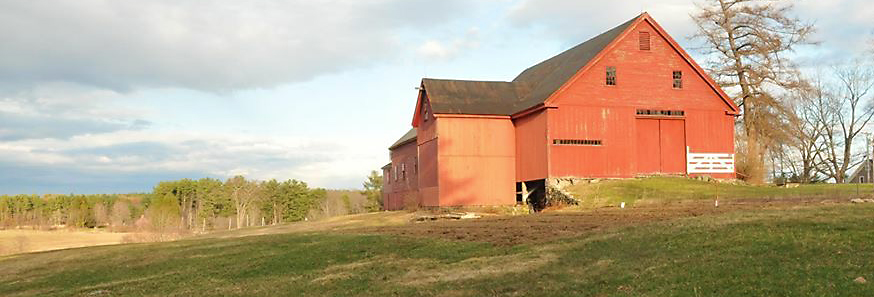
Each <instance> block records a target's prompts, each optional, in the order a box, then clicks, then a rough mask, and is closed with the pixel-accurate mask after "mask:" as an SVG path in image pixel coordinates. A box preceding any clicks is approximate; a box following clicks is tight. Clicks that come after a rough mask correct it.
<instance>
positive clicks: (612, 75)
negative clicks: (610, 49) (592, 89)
mask: <svg viewBox="0 0 874 297" xmlns="http://www.w3.org/2000/svg"><path fill="white" fill-rule="evenodd" d="M607 85H608V86H615V85H616V67H613V66H607Z"/></svg>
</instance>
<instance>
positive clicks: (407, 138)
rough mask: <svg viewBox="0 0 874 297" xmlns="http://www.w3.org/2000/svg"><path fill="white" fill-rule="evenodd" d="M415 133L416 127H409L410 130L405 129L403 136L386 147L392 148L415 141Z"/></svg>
mask: <svg viewBox="0 0 874 297" xmlns="http://www.w3.org/2000/svg"><path fill="white" fill-rule="evenodd" d="M416 133H417V132H416V128H413V129H410V131H407V133H406V134H404V136H401V138H399V139H398V141H395V143H394V144H392V145H391V146H390V147H388V149H390V150H393V149H395V148H397V147H399V146H402V145H404V144H407V143H409V142H413V141H416Z"/></svg>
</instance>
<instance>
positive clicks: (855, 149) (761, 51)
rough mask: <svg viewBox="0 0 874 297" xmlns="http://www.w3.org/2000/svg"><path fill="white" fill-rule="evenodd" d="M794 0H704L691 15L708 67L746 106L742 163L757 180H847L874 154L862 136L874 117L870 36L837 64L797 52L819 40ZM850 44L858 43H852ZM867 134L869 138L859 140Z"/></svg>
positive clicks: (740, 136) (743, 172)
mask: <svg viewBox="0 0 874 297" xmlns="http://www.w3.org/2000/svg"><path fill="white" fill-rule="evenodd" d="M791 3H792V2H791V1H784V0H707V1H704V2H703V3H700V4H698V11H697V12H695V13H694V14H693V15H692V18H693V20H694V21H695V23H696V24H697V26H698V32H697V33H696V34H695V35H694V36H692V38H693V39H695V40H698V41H700V42H701V44H702V47H701V52H702V53H703V54H704V55H705V57H706V58H707V59H706V61H707V64H706V66H707V71H708V73H709V74H710V75H711V76H712V77H713V78H714V79H715V80H716V81H717V82H718V83H719V84H720V85H721V86H722V87H723V89H725V90H726V91H727V92H728V93H729V94H730V95H731V96H732V97H733V98H734V100H735V102H736V103H737V105H738V106H739V107H740V108H741V111H742V113H741V115H740V116H739V118H738V122H737V123H738V125H737V127H738V130H737V138H736V139H737V143H736V144H737V145H736V148H737V149H736V152H737V158H736V168H737V170H738V173H739V176H740V177H741V178H743V179H745V180H747V181H749V182H751V183H754V184H758V183H763V182H765V181H766V180H767V179H768V178H769V175H768V172H770V174H771V175H770V178H771V179H772V180H774V181H777V182H784V181H788V182H800V183H810V182H821V181H834V182H836V183H844V182H847V181H848V178H849V175H850V174H851V172H849V171H850V170H851V169H853V168H854V167H856V166H858V165H859V164H861V163H862V162H863V160H865V159H868V158H871V157H870V156H871V154H869V151H870V150H871V148H870V147H869V146H868V144H869V143H870V141H871V140H870V139H867V138H865V137H864V136H867V135H866V134H865V133H866V131H869V127H868V125H869V124H870V122H871V119H872V116H874V104H872V101H874V63H872V61H874V38H871V37H870V36H867V37H866V36H865V35H859V36H858V38H859V39H858V40H856V41H858V43H859V44H863V43H865V40H864V39H866V38H869V39H871V40H870V41H868V44H870V45H869V46H870V50H868V51H864V52H863V51H858V53H856V54H853V53H851V55H847V57H846V58H845V60H844V61H840V62H832V63H831V65H825V66H823V65H810V64H808V65H803V66H804V67H802V66H799V64H798V63H796V61H793V59H792V57H794V56H795V55H793V53H794V52H795V51H796V49H797V48H798V46H802V45H811V46H816V45H818V44H819V42H817V41H815V40H813V37H812V36H813V33H814V32H815V31H816V29H815V27H814V24H813V23H811V22H807V21H804V20H801V19H799V18H797V17H794V16H793V15H792V11H793V6H792V4H791ZM847 50H848V52H851V51H852V50H853V49H847ZM860 138H863V139H860Z"/></svg>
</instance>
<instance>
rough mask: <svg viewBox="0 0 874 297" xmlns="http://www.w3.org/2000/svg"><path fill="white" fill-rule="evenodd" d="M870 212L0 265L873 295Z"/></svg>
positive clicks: (4, 279)
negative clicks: (535, 236) (523, 238)
mask: <svg viewBox="0 0 874 297" xmlns="http://www.w3.org/2000/svg"><path fill="white" fill-rule="evenodd" d="M628 211H635V210H634V209H629V210H628ZM872 213H874V206H871V205H867V204H836V205H818V204H811V205H807V206H787V207H780V208H767V209H761V210H757V209H744V210H738V211H731V212H713V213H704V214H700V215H698V216H693V217H689V216H686V217H678V218H673V219H666V220H658V221H640V222H637V223H634V224H625V225H621V226H617V227H615V228H596V229H592V230H591V231H589V232H579V233H574V234H572V235H571V236H569V237H557V238H552V239H545V240H541V241H536V242H531V243H518V244H493V243H482V242H471V241H468V240H462V241H458V240H451V238H446V237H440V236H434V237H428V236H425V237H423V236H397V235H392V234H383V235H368V234H357V233H356V232H354V231H348V230H347V231H344V233H337V232H324V231H323V232H309V233H299V232H298V233H287V234H268V235H259V236H245V237H228V238H202V239H196V240H182V241H177V242H168V243H154V244H129V245H118V246H105V247H93V248H85V249H71V250H63V251H53V252H43V253H35V254H24V255H18V256H12V257H7V258H3V259H0V271H3V273H2V274H0V295H3V296H33V295H40V296H69V295H81V296H110V295H111V296H118V295H152V296H189V295H211V296H227V295H237V296H253V295H255V296H258V295H261V296H268V295H270V296H275V295H293V296H299V295H303V296H325V295H327V296H349V295H365V296H386V295H392V294H398V295H411V296H416V295H419V296H435V295H440V296H483V295H518V296H534V295H536V296H566V295H588V296H603V295H617V296H666V295H672V296H741V295H759V296H762V295H764V296H777V295H780V296H785V295H845V296H866V295H872V294H874V290H872V287H871V285H870V284H860V283H856V282H854V281H853V280H854V279H856V278H857V277H860V276H861V277H864V278H867V279H871V280H874V261H871V260H870V259H871V258H872V256H874V232H870V230H872V228H874V218H872V216H871V214H872ZM537 217H538V216H533V218H535V219H536V218H537ZM518 218H519V219H526V218H527V219H528V220H532V219H530V218H532V217H518ZM513 219H515V218H509V220H513ZM477 226H478V225H476V224H472V225H471V226H470V227H469V228H477ZM479 226H493V225H488V224H486V225H479ZM490 231H493V232H501V230H490ZM361 232H364V231H361ZM359 233H360V232H359ZM368 233H370V232H368ZM435 237H436V238H435Z"/></svg>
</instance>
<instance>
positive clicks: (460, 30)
mask: <svg viewBox="0 0 874 297" xmlns="http://www.w3.org/2000/svg"><path fill="white" fill-rule="evenodd" d="M796 2H797V9H796V13H797V14H798V15H799V16H800V17H802V18H804V19H807V20H810V21H814V22H816V24H817V27H818V29H819V33H818V34H817V39H818V40H819V41H822V45H820V46H816V47H807V48H802V49H801V50H800V51H799V52H798V54H797V56H798V59H799V61H801V62H802V63H807V64H828V63H832V62H838V61H840V60H841V59H845V58H847V57H850V56H852V55H855V54H858V52H860V51H861V49H862V48H863V47H864V46H865V42H866V40H868V39H870V38H871V36H872V32H874V21H871V20H872V19H874V8H872V6H871V5H869V4H868V3H867V2H866V1H864V0H839V1H803V0H802V1H796ZM693 10H694V3H693V2H691V1H674V0H667V1H629V0H617V1H609V2H603V1H558V0H540V1H534V0H474V1H461V0H445V1H425V0H354V1H353V0H348V1H340V0H334V1H327V0H325V1H311V0H307V1H304V0H286V1H279V0H264V1H236V0H215V1H175V0H152V1H136V0H77V1H72V0H70V1H61V0H45V1H32V0H6V1H2V2H0V39H2V40H3V43H2V44H3V46H0V194H13V193H34V194H43V193H128V192H144V191H150V190H151V188H152V186H153V185H154V184H155V183H156V182H158V181H161V180H170V179H178V178H183V177H189V178H200V177H215V178H221V179H225V178H227V177H229V176H232V175H235V174H244V175H246V176H248V177H251V178H255V179H262V180H263V179H270V178H276V179H292V178H293V179H300V180H304V181H307V182H308V183H310V184H311V185H313V186H318V187H328V188H358V187H360V185H361V182H362V181H363V179H364V177H365V176H366V175H367V173H368V172H369V171H370V170H373V169H378V168H379V167H381V166H382V165H384V164H385V163H386V162H387V161H388V151H387V149H386V147H387V146H388V145H389V144H390V143H392V142H393V141H394V140H395V139H397V138H398V137H400V136H401V135H402V134H403V133H404V132H405V131H406V130H407V129H409V122H410V119H411V113H412V109H413V105H414V104H415V99H416V90H415V89H414V87H416V86H418V83H419V80H420V79H421V78H422V77H424V76H427V77H438V78H457V79H478V80H510V79H512V78H513V77H515V75H516V74H518V73H519V72H520V71H522V70H524V69H525V68H526V67H528V66H531V65H533V64H535V63H537V62H539V61H541V60H543V59H546V58H549V57H550V56H552V55H555V54H557V53H559V52H561V51H563V50H564V49H567V48H569V47H571V46H573V45H575V44H577V43H580V42H582V41H585V40H586V39H588V38H590V37H592V36H594V35H595V34H598V33H600V32H601V31H604V30H607V29H609V28H611V27H613V26H615V25H617V24H620V23H622V22H624V21H626V20H628V19H630V18H631V17H634V16H635V15H637V14H639V13H640V12H641V11H648V12H649V13H650V14H651V15H653V17H654V18H655V19H656V20H657V21H659V22H660V23H661V24H662V26H663V27H665V28H666V29H667V30H668V32H669V33H670V34H671V35H673V36H674V38H675V39H677V40H678V41H679V42H680V43H681V45H683V46H684V47H686V48H687V50H689V51H690V52H692V53H693V56H694V55H696V54H695V51H694V50H692V48H693V47H694V46H695V45H696V44H697V43H695V42H693V41H689V40H687V39H686V36H688V35H690V34H691V33H693V31H694V26H693V24H692V23H691V20H690V18H689V17H688V15H689V13H690V12H692V11H693Z"/></svg>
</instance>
